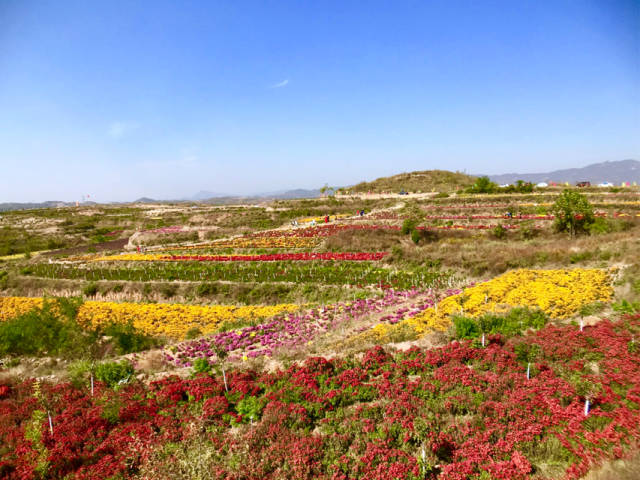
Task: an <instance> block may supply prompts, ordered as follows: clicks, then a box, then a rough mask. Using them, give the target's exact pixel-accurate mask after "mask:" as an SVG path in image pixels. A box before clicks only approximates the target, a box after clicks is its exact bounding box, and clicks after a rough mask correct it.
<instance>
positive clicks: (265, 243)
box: [153, 236, 318, 251]
mask: <svg viewBox="0 0 640 480" xmlns="http://www.w3.org/2000/svg"><path fill="white" fill-rule="evenodd" d="M317 244H318V239H317V238H313V237H284V236H280V237H257V238H254V237H238V238H231V239H228V240H216V241H214V242H208V243H199V244H197V245H185V246H181V247H179V248H176V247H169V248H168V247H160V248H158V249H153V250H154V251H163V250H176V249H179V250H205V249H223V248H311V247H315V246H316V245H317Z"/></svg>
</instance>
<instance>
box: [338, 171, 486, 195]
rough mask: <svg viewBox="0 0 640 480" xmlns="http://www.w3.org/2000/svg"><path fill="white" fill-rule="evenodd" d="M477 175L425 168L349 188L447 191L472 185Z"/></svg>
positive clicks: (382, 190) (357, 190)
mask: <svg viewBox="0 0 640 480" xmlns="http://www.w3.org/2000/svg"><path fill="white" fill-rule="evenodd" d="M474 180H475V177H472V176H470V175H465V174H464V173H460V172H455V173H454V172H448V171H446V170H424V171H419V172H410V173H401V174H399V175H393V176H391V177H382V178H378V179H376V180H374V181H372V182H361V183H358V184H357V185H355V186H353V187H351V188H349V191H353V192H399V191H401V190H402V189H404V190H405V191H408V192H418V191H421V192H431V191H432V190H435V191H438V192H447V191H453V190H456V189H457V188H458V187H467V186H469V185H472V184H473V182H474Z"/></svg>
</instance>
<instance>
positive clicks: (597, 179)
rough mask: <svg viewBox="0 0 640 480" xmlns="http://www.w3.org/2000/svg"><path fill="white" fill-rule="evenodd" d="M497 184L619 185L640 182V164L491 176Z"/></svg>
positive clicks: (617, 163)
mask: <svg viewBox="0 0 640 480" xmlns="http://www.w3.org/2000/svg"><path fill="white" fill-rule="evenodd" d="M489 177H490V178H491V180H493V181H494V182H496V183H513V182H515V181H517V180H524V181H526V182H532V183H538V182H549V181H551V182H569V183H572V184H573V183H576V182H583V181H588V182H591V183H602V182H610V183H615V184H617V185H619V184H620V183H621V182H631V183H633V182H640V162H639V161H637V160H619V161H615V162H601V163H594V164H591V165H587V166H586V167H582V168H568V169H565V170H554V171H553V172H546V173H505V174H502V175H489Z"/></svg>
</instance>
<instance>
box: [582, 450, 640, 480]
mask: <svg viewBox="0 0 640 480" xmlns="http://www.w3.org/2000/svg"><path fill="white" fill-rule="evenodd" d="M638 478H640V451H635V452H634V455H633V456H631V457H630V458H628V459H619V460H612V461H610V462H606V463H605V464H604V465H602V466H600V467H598V468H596V469H594V470H592V471H590V472H589V473H588V474H587V475H585V476H584V477H583V480H638Z"/></svg>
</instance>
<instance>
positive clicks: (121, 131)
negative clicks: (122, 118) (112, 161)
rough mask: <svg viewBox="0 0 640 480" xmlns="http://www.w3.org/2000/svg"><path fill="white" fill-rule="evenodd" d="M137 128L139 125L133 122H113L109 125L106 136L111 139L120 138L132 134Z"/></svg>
mask: <svg viewBox="0 0 640 480" xmlns="http://www.w3.org/2000/svg"><path fill="white" fill-rule="evenodd" d="M138 128H140V125H139V124H137V123H135V122H113V123H112V124H111V125H109V129H108V130H107V134H108V135H109V136H110V137H111V138H122V137H125V136H127V135H129V134H130V133H133V132H134V131H136V130H137V129H138Z"/></svg>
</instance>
